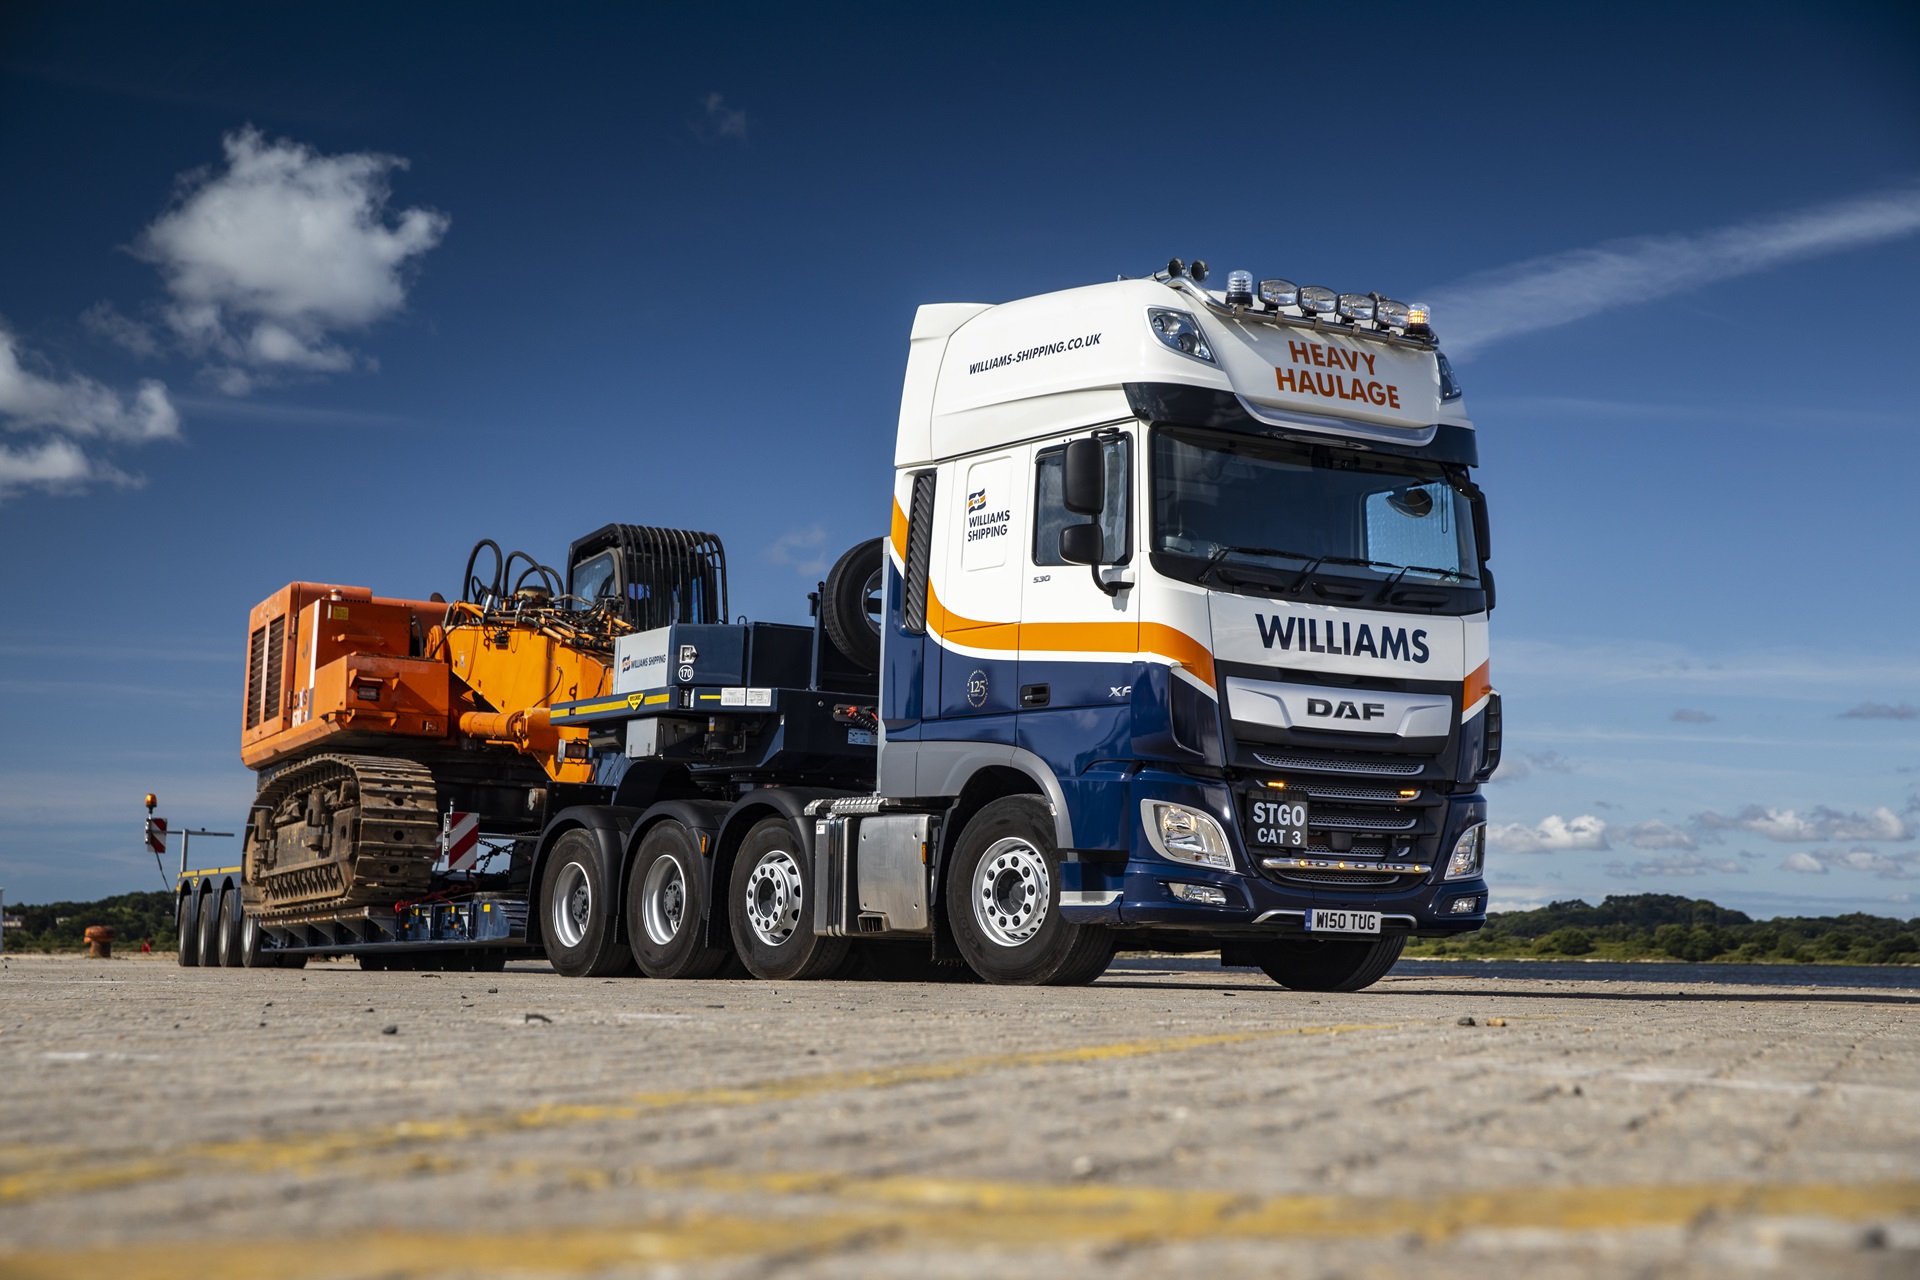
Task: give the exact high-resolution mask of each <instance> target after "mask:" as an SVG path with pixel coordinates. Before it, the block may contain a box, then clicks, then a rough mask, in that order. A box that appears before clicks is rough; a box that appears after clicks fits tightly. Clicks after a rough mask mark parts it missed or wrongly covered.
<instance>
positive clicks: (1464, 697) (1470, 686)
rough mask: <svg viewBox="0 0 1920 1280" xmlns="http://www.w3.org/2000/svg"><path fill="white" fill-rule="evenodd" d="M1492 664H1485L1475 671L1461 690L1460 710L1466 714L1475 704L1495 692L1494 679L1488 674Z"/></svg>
mask: <svg viewBox="0 0 1920 1280" xmlns="http://www.w3.org/2000/svg"><path fill="white" fill-rule="evenodd" d="M1491 665H1492V664H1491V662H1483V663H1481V664H1480V665H1479V666H1477V667H1475V668H1474V669H1473V674H1472V675H1470V676H1468V677H1467V679H1466V682H1465V684H1464V685H1463V686H1462V687H1461V690H1460V710H1461V711H1462V712H1465V711H1467V710H1469V709H1471V708H1472V706H1473V704H1474V703H1476V702H1478V701H1480V699H1482V698H1484V697H1486V696H1487V695H1488V694H1490V693H1492V692H1493V678H1492V677H1491V676H1490V675H1488V674H1487V671H1488V668H1489V667H1490V666H1491Z"/></svg>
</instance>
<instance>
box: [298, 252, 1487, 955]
mask: <svg viewBox="0 0 1920 1280" xmlns="http://www.w3.org/2000/svg"><path fill="white" fill-rule="evenodd" d="M1205 279H1206V272H1205V269H1204V267H1203V266H1202V265H1201V264H1199V263H1195V264H1194V265H1193V266H1192V267H1187V266H1185V265H1184V264H1181V263H1179V262H1177V261H1176V262H1173V263H1170V264H1169V265H1168V268H1167V270H1165V271H1162V272H1157V273H1155V274H1154V275H1152V276H1148V277H1145V278H1142V279H1122V280H1119V281H1116V282H1113V283H1110V284H1100V285H1094V286H1091V287H1088V288H1082V289H1069V290H1065V291H1062V292H1059V293H1051V294H1046V295H1043V296H1040V297H1034V298H1026V299H1022V300H1020V301H1016V302H1008V303H1005V304H1002V305H999V306H981V305H951V304H949V305H937V306H925V307H922V308H920V310H919V313H918V315H917V316H916V318H915V321H914V326H913V335H912V342H911V345H910V348H909V354H908V360H907V370H906V379H905V385H904V389H903V392H902V395H901V403H900V421H899V431H898V436H897V438H896V444H895V451H894V463H895V471H896V481H895V487H894V495H893V512H892V529H891V533H890V535H889V536H888V537H885V538H875V539H872V540H871V541H869V542H865V543H862V544H860V545H859V546H857V547H855V548H853V549H852V550H851V551H849V552H848V553H847V554H846V555H845V556H843V557H841V559H840V561H839V563H837V564H836V565H835V566H834V568H833V570H832V572H831V573H829V574H828V575H827V578H826V580H825V581H824V582H823V583H822V584H821V590H820V592H819V593H818V595H817V596H816V598H815V604H816V608H815V611H814V614H815V616H814V622H813V625H812V626H811V627H804V626H791V625H786V624H778V623H768V622H745V621H739V622H728V621H726V618H727V614H728V611H727V608H726V604H725V601H726V589H725V557H724V553H723V551H722V548H721V545H720V542H719V539H718V538H716V537H714V536H713V535H711V534H707V533H700V532H694V531H688V530H671V529H653V528H645V527H641V526H637V525H608V526H606V527H605V528H603V529H600V530H598V531H597V532H595V533H594V534H591V535H589V536H588V537H587V538H585V539H583V540H581V541H580V542H577V543H575V544H574V547H573V549H572V551H571V552H570V553H569V558H568V561H567V568H566V572H565V590H564V593H561V594H559V595H558V599H557V602H554V601H548V600H547V598H546V597H545V596H539V597H538V599H536V600H535V601H534V603H533V604H531V605H529V604H527V603H526V601H525V600H523V598H522V594H521V593H519V592H517V591H516V592H515V594H514V596H513V598H512V599H511V600H505V599H501V600H495V599H493V598H492V596H489V597H487V600H488V603H486V604H485V606H484V608H482V607H481V606H474V610H475V611H476V612H477V613H479V614H483V615H484V616H483V617H481V619H480V622H479V623H477V624H476V625H483V626H484V629H485V630H486V632H487V634H488V635H489V636H490V637H491V643H494V644H496V645H507V644H510V643H511V642H512V637H513V635H514V634H515V632H514V628H519V629H520V630H523V631H531V630H538V633H539V635H540V636H541V637H542V638H543V642H544V641H545V640H554V639H555V638H556V637H557V638H558V640H559V641H564V642H566V643H574V644H582V645H584V644H586V643H587V642H588V641H589V640H591V639H592V636H595V635H601V634H602V633H603V632H604V633H605V634H606V635H607V637H608V639H607V641H606V647H607V649H608V653H607V657H606V662H607V664H608V665H606V666H605V668H604V670H605V671H606V673H607V674H606V685H607V687H604V688H597V689H587V688H579V689H573V690H570V691H569V696H568V698H567V699H566V700H565V701H554V702H553V703H552V704H551V705H550V706H548V707H545V708H541V709H539V710H538V715H537V717H536V718H537V719H539V720H540V721H541V723H542V724H544V725H548V726H567V727H569V728H570V730H571V731H572V732H571V733H570V736H569V738H568V740H567V743H566V747H565V750H566V753H567V754H566V759H567V761H568V762H569V763H570V765H571V766H577V768H576V769H575V772H577V773H579V774H582V775H585V776H587V777H590V779H591V781H590V782H580V781H577V780H572V781H567V782H565V783H564V784H563V783H562V782H560V781H557V780H556V781H553V782H551V783H549V784H546V785H537V786H533V787H531V788H528V787H527V786H526V784H525V783H524V781H523V780H522V779H521V776H520V775H518V774H515V773H512V772H511V771H509V772H505V773H492V772H488V766H487V765H486V763H485V762H484V761H476V760H468V759H466V758H464V757H462V758H458V759H452V760H438V759H436V762H435V765H436V767H437V768H439V769H441V771H442V773H441V774H440V775H435V776H436V777H441V778H442V781H443V782H445V783H446V786H445V787H443V788H442V789H443V790H445V789H446V788H447V787H452V788H455V790H454V791H452V792H449V794H452V795H453V797H454V799H453V800H450V801H448V802H447V803H446V804H445V805H442V806H441V807H444V808H447V810H448V811H447V813H446V815H445V816H446V824H445V826H444V827H443V831H442V842H441V848H440V850H439V853H440V856H441V858H442V859H443V860H444V861H445V863H446V869H445V870H444V871H440V870H434V871H433V872H432V875H433V877H434V878H433V879H431V881H430V886H431V887H432V889H433V893H431V894H429V895H428V897H427V898H425V899H421V900H420V902H416V903H409V904H407V910H408V914H405V915H403V914H402V913H401V911H400V908H399V907H398V906H396V907H394V908H393V909H392V910H391V911H383V912H375V913H373V914H372V915H365V916H364V918H361V917H359V916H356V917H355V918H354V919H352V920H346V919H344V918H334V917H333V916H329V917H328V918H327V919H325V920H314V921H306V922H304V923H302V924H300V925H299V927H298V928H297V929H295V928H293V927H292V926H287V927H285V928H282V929H281V930H280V933H279V934H276V935H275V936H274V937H273V938H272V939H271V940H270V943H269V944H265V945H266V949H267V951H268V952H275V951H278V952H285V953H286V955H285V956H282V957H279V958H288V957H292V958H294V959H297V958H298V956H300V955H305V954H311V953H319V954H330V953H341V954H347V953H352V952H356V951H357V952H360V953H362V955H363V958H365V959H367V960H368V961H369V962H371V963H377V964H403V963H404V964H413V963H416V962H417V963H433V962H436V961H435V960H434V955H435V954H436V952H435V949H436V948H439V949H441V950H442V951H444V952H445V954H448V955H453V956H455V957H456V958H457V957H460V956H465V955H467V954H468V953H472V954H473V955H480V954H481V953H482V951H485V954H486V955H488V956H491V957H492V958H493V959H494V960H498V959H499V956H500V955H502V954H504V953H505V952H504V950H503V949H507V950H515V952H516V953H518V952H520V951H528V952H537V953H539V954H544V955H545V956H546V957H547V958H548V959H549V960H551V961H552V963H553V965H554V967H555V968H556V969H558V970H559V971H560V972H562V973H563V974H568V975H573V976H597V977H610V976H613V975H614V974H618V973H626V972H631V971H633V970H635V969H637V970H638V971H639V972H641V973H644V974H646V975H648V976H650V977H661V978H695V977H702V976H708V975H712V974H715V973H720V972H725V971H728V970H729V969H730V967H731V966H733V965H734V964H735V963H738V964H740V965H742V966H744V967H745V969H746V970H747V971H748V972H750V973H752V974H753V975H755V976H757V977H761V978H771V979H784V980H795V979H804V978H821V977H829V976H833V975H836V974H843V973H847V972H849V971H850V970H851V968H852V967H853V966H863V967H864V968H865V969H866V970H867V971H868V972H870V973H878V974H882V975H891V976H895V977H935V976H939V975H940V974H942V973H945V974H952V973H955V972H957V971H958V966H960V965H961V964H962V963H964V964H965V965H966V966H968V967H969V968H971V969H972V970H973V972H974V973H976V974H978V975H979V976H981V977H983V978H985V979H987V980H989V981H992V982H1003V983H1055V984H1068V983H1080V982H1090V981H1092V980H1093V979H1094V978H1096V977H1098V976H1099V975H1100V973H1101V972H1103V971H1104V970H1105V969H1106V967H1107V965H1108V963H1109V962H1110V961H1111V959H1112V957H1113V955H1114V953H1115V952H1116V950H1118V949H1121V948H1130V949H1142V948H1154V949H1161V950H1173V951H1196V952H1197V951H1217V952H1219V953H1220V956H1221V959H1222V960H1223V962H1225V963H1228V964H1253V965H1258V966H1260V967H1261V968H1263V969H1264V970H1265V971H1266V972H1267V973H1268V974H1269V975H1271V976H1272V977H1273V978H1274V979H1275V980H1276V981H1278V982H1280V983H1281V984H1283V985H1285V986H1289V987H1295V988H1303V989H1310V990H1355V989H1358V988H1360V987H1364V986H1366V985H1368V984H1369V983H1371V982H1373V981H1375V980H1377V979H1378V978H1379V977H1380V976H1381V975H1382V974H1384V973H1385V972H1386V971H1387V969H1388V968H1389V967H1390V966H1391V965H1392V964H1393V962H1394V960H1395V959H1396V958H1397V957H1398V956H1399V954H1400V950H1401V948H1402V947H1403V946H1404V945H1405V940H1406V939H1407V937H1409V936H1411V935H1425V936H1437V935H1444V934H1451V933H1458V932H1463V931H1466V930H1471V929H1475V928H1478V927H1480V925H1481V924H1482V923H1483V922H1484V920H1485V915H1486V907H1487V887H1486V882H1485V880H1484V879H1483V877H1482V859H1483V854H1484V847H1485V842H1484V839H1483V836H1484V831H1485V823H1486V802H1485V800H1484V799H1483V798H1482V796H1481V794H1480V791H1479V785H1480V783H1482V782H1484V781H1485V780H1486V779H1487V778H1488V777H1490V776H1491V775H1492V773H1493V770H1494V768H1495V767H1496V766H1497V764H1498V763H1499V757H1500V699H1499V695H1498V694H1496V693H1495V692H1494V691H1493V689H1492V686H1491V684H1490V683H1489V679H1488V674H1487V671H1488V667H1487V614H1488V612H1489V610H1491V608H1492V607H1493V578H1492V575H1491V574H1490V573H1489V572H1488V570H1487V554H1488V539H1487V517H1486V506H1485V502H1484V500H1483V499H1482V497H1481V494H1480V490H1479V489H1478V488H1477V487H1476V486H1475V485H1474V483H1473V480H1472V478H1471V477H1472V468H1473V466H1474V464H1475V462H1476V460H1477V459H1476V453H1475V445H1474V433H1473V427H1472V424H1471V423H1470V422H1469V421H1468V420H1467V417H1466V413H1465V411H1464V409H1463V408H1462V405H1461V400H1460V393H1459V388H1458V386H1457V385H1456V384H1455V382H1454V380H1453V375H1452V371H1451V370H1450V369H1449V367H1448V365H1447V361H1446V357H1445V356H1444V355H1442V354H1441V353H1440V350H1439V346H1438V343H1437V341H1436V339H1435V337H1434V335H1433V331H1432V329H1431V327H1430V326H1429V325H1428V323H1427V314H1426V312H1425V310H1424V309H1422V308H1419V307H1415V306H1408V305H1406V304H1404V303H1400V302H1396V301H1394V300H1392V299H1389V298H1383V297H1381V296H1379V295H1378V294H1351V293H1335V292H1333V291H1332V290H1329V289H1323V288H1318V287H1307V288H1299V287H1296V286H1295V285H1293V284H1291V283H1289V282H1287V281H1285V280H1262V281H1259V282H1258V283H1257V284H1256V283H1255V281H1254V280H1253V278H1252V276H1251V275H1249V274H1248V273H1246V272H1240V271H1236V272H1233V273H1232V274H1230V275H1229V276H1228V277H1227V287H1226V289H1225V290H1224V291H1219V292H1215V291H1211V290H1209V289H1207V288H1206V286H1205ZM490 545H492V544H490V543H482V544H481V546H482V547H484V546H490ZM479 551H480V548H478V547H477V548H476V550H475V555H476V556H477V555H478V554H479ZM518 554H520V553H516V556H517V555H518ZM511 562H512V561H511V559H510V560H509V561H508V562H507V563H509V564H510V563H511ZM496 568H497V570H499V569H500V568H501V566H496ZM535 568H536V570H538V571H539V572H540V573H542V574H551V575H553V576H554V577H556V578H558V577H559V576H560V574H559V571H557V570H548V569H544V568H541V567H539V566H535ZM472 569H473V564H472V562H471V561H470V562H469V564H468V571H467V578H468V579H469V580H470V581H472V582H475V583H477V582H478V580H477V579H473V577H472ZM529 572H533V571H532V570H530V571H529ZM499 576H501V575H500V572H498V571H497V572H496V577H499ZM498 594H499V592H497V591H496V592H495V593H494V595H498ZM527 608H533V609H534V614H533V615H530V616H531V617H532V619H533V620H532V621H528V619H527V617H523V616H522V615H523V610H524V609H527ZM616 615H617V616H618V617H619V618H622V619H626V621H625V622H624V623H623V624H622V626H621V627H619V628H614V627H612V625H611V623H610V622H607V619H608V618H611V617H614V616H616ZM596 620H598V621H597V622H596ZM590 623H593V624H595V625H596V626H599V627H600V629H599V630H595V629H594V628H593V627H590V626H589V625H588V624H590ZM601 624H604V625H601ZM496 631H497V633H498V634H494V633H495V632H496ZM589 633H591V634H589ZM582 637H585V638H584V639H583V638H582ZM489 710H492V709H489V708H482V711H489ZM487 718H488V719H489V722H491V720H492V719H494V718H497V717H492V716H489V717H487ZM528 723H529V724H531V723H532V722H531V721H529V722H528ZM536 727H537V726H536ZM501 731H502V732H505V731H506V730H501ZM528 731H529V732H532V730H531V729H529V730H528ZM443 775H444V776H443ZM449 780H450V781H449ZM462 797H471V798H469V799H462ZM522 797H524V802H523V804H522V803H521V801H522ZM455 800H457V801H460V802H459V803H457V804H456V803H454V801H455ZM455 809H458V810H460V811H461V812H462V814H464V815H466V816H469V817H471V816H473V814H472V813H471V812H469V811H474V812H480V811H484V812H482V813H481V816H480V817H478V818H476V819H475V820H476V821H477V822H479V823H481V824H483V825H482V826H481V828H480V829H479V830H478V833H477V836H476V838H477V839H480V840H481V841H482V842H483V843H487V845H488V848H489V849H490V850H492V852H491V853H490V854H489V855H488V856H489V857H497V858H499V859H501V860H502V861H504V863H505V866H504V868H502V869H499V870H472V871H469V870H465V869H463V866H464V864H463V863H460V862H459V860H458V859H457V858H456V853H457V850H456V849H455V848H454V847H453V845H452V844H451V840H452V833H453V832H454V831H455V830H456V827H455V825H454V822H453V819H454V817H455V813H454V810H455ZM488 815H490V816H488ZM488 822H492V823H493V824H494V825H492V826H485V825H484V824H485V823H488ZM462 829H464V828H462ZM437 865H438V864H436V866H437ZM483 899H484V900H483ZM427 902H430V903H432V904H434V905H432V906H423V905H420V904H421V903H427ZM474 902H479V903H480V911H478V912H470V913H468V914H466V915H463V914H461V913H462V911H465V910H466V907H467V906H470V905H471V904H472V903H474ZM443 908H444V910H443ZM496 908H497V910H496ZM369 910H370V909H369ZM335 914H336V915H337V914H338V913H335ZM363 915H364V913H363ZM476 921H478V922H481V923H482V924H484V923H485V922H487V921H493V922H495V923H496V924H499V925H500V926H501V927H499V928H497V929H493V931H492V932H488V931H487V930H486V929H484V928H481V927H480V925H478V924H476V923H475V922H476ZM283 935H284V936H283ZM476 948H479V950H476ZM487 948H491V949H492V950H486V949H487Z"/></svg>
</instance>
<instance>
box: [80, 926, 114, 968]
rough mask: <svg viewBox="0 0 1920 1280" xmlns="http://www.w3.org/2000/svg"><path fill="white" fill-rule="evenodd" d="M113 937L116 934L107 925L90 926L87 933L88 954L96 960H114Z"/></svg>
mask: <svg viewBox="0 0 1920 1280" xmlns="http://www.w3.org/2000/svg"><path fill="white" fill-rule="evenodd" d="M113 936H114V932H113V930H112V928H110V927H109V926H107V925H104V924H90V925H88V926H87V932H86V939H87V954H88V955H90V956H92V957H93V958H94V959H95V960H111V959H113Z"/></svg>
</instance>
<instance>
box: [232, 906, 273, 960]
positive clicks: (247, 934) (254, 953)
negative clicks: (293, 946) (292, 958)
mask: <svg viewBox="0 0 1920 1280" xmlns="http://www.w3.org/2000/svg"><path fill="white" fill-rule="evenodd" d="M266 940H267V933H266V930H264V929H262V928H261V927H260V921H259V920H258V919H256V918H255V916H254V914H253V912H251V911H247V910H245V909H244V907H243V909H242V911H241V913H240V965H241V967H242V968H245V969H270V968H273V967H274V965H276V964H277V963H278V962H279V957H278V956H270V955H268V954H267V950H266V945H265V944H266Z"/></svg>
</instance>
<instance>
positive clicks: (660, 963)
mask: <svg viewBox="0 0 1920 1280" xmlns="http://www.w3.org/2000/svg"><path fill="white" fill-rule="evenodd" d="M702 870H703V869H702V867H701V865H700V847H699V841H697V840H696V839H695V838H694V835H693V833H692V832H691V831H688V830H687V828H686V826H685V825H684V824H682V823H678V822H674V821H672V820H671V819H669V820H667V821H665V822H659V823H655V824H654V826H653V827H652V828H651V829H649V830H648V832H647V834H646V836H645V837H644V838H643V839H642V840H641V841H640V848H639V850H638V851H637V852H636V853H635V854H634V857H633V873H632V875H630V876H629V877H628V878H627V945H628V946H630V947H632V948H633V960H634V963H635V964H637V965H639V966H640V972H641V973H644V974H646V975H647V976H648V977H649V978H711V977H712V976H713V975H714V974H716V973H719V972H720V970H722V969H724V968H726V965H727V961H728V960H730V959H732V957H733V952H732V951H731V950H730V949H729V948H727V947H713V946H708V945H707V939H706V932H707V931H706V929H705V927H704V925H703V922H704V921H705V920H706V916H707V891H706V889H705V887H704V886H703V883H702Z"/></svg>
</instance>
